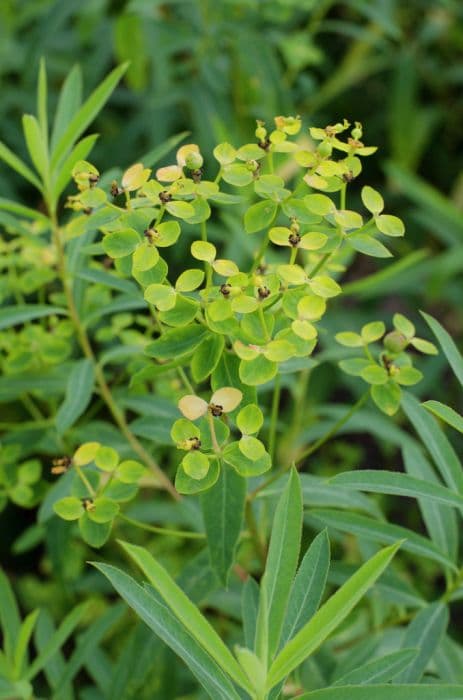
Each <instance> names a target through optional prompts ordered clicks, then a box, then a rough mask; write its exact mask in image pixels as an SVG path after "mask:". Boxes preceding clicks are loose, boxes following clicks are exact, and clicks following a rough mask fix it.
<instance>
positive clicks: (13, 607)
mask: <svg viewBox="0 0 463 700" xmlns="http://www.w3.org/2000/svg"><path fill="white" fill-rule="evenodd" d="M0 622H1V629H2V635H3V649H4V651H5V653H6V655H7V657H8V659H9V660H10V662H11V664H12V663H13V654H14V647H15V646H16V640H17V639H18V635H19V629H20V627H21V618H20V616H19V608H18V604H17V602H16V598H15V595H14V592H13V589H12V587H11V584H10V582H9V580H8V578H7V576H6V574H5V573H4V572H3V570H2V569H0Z"/></svg>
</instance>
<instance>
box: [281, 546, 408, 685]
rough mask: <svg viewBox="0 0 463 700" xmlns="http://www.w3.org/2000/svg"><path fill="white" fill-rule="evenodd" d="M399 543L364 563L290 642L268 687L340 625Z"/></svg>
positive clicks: (392, 554)
mask: <svg viewBox="0 0 463 700" xmlns="http://www.w3.org/2000/svg"><path fill="white" fill-rule="evenodd" d="M400 544H401V543H400V542H399V543H396V544H394V545H392V546H390V547H386V548H385V549H382V550H381V551H380V552H378V553H377V554H375V555H374V556H373V557H372V558H371V559H369V560H368V561H367V562H366V563H365V564H363V565H362V566H361V567H360V569H358V571H356V573H355V574H354V575H353V576H351V578H350V579H349V580H348V581H347V582H346V583H345V584H344V585H343V586H341V588H340V589H339V590H337V591H336V593H334V595H332V596H331V598H330V599H329V600H328V601H327V602H326V603H325V604H324V605H322V607H321V608H320V609H319V610H318V612H316V613H315V615H314V616H313V617H312V619H311V620H310V621H309V622H308V623H307V624H306V625H304V627H303V628H302V629H301V630H300V631H299V632H298V633H297V634H296V636H295V637H294V638H293V639H292V640H291V641H290V642H288V644H287V645H286V646H285V647H284V648H283V650H282V651H281V652H280V653H279V654H278V656H277V657H276V659H275V661H274V662H273V664H272V665H271V667H270V671H269V676H268V687H269V688H272V687H273V686H274V685H276V684H277V683H279V682H280V681H282V680H283V679H284V678H286V676H288V674H289V673H291V671H293V670H294V669H295V668H297V667H298V666H299V665H300V664H301V663H302V662H303V661H304V660H305V659H306V658H307V657H308V656H310V655H311V654H312V653H313V652H314V651H315V650H316V649H317V648H318V647H319V646H320V644H322V643H323V642H324V641H325V639H326V638H327V637H328V636H329V635H330V634H331V633H332V632H334V630H335V629H336V628H337V627H339V625H340V624H341V623H342V622H343V620H344V619H345V618H346V617H347V615H348V614H349V613H350V612H351V610H352V609H353V608H354V607H355V606H356V605H357V603H358V602H359V601H360V600H361V599H362V598H363V596H364V595H365V593H366V592H367V591H368V589H369V588H371V586H372V585H373V584H374V583H375V581H376V580H377V579H378V578H379V576H380V575H381V574H382V573H383V571H384V570H385V569H386V567H387V566H388V564H389V563H390V561H391V559H392V558H393V556H394V555H395V553H396V552H397V550H398V549H399V547H400ZM370 692H371V691H370ZM370 697H371V696H370Z"/></svg>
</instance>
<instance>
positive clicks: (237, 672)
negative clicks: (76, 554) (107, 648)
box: [121, 542, 249, 691]
mask: <svg viewBox="0 0 463 700" xmlns="http://www.w3.org/2000/svg"><path fill="white" fill-rule="evenodd" d="M121 545H122V547H123V548H124V549H125V551H126V552H127V554H128V555H129V556H130V558H131V559H132V560H133V561H134V562H135V564H137V566H138V567H139V568H140V569H141V571H142V572H143V573H144V574H145V576H146V577H147V579H148V581H149V582H150V584H151V585H152V586H153V587H154V588H155V589H156V591H158V593H159V594H160V596H161V597H162V598H163V600H164V601H165V603H166V604H167V605H168V606H169V608H170V609H171V610H172V612H173V613H174V614H175V615H176V616H177V617H178V619H179V620H181V621H182V623H183V625H184V626H185V628H186V629H187V630H188V632H189V634H191V636H192V637H193V638H194V639H196V641H197V642H198V643H199V644H200V645H201V646H202V647H203V648H204V649H205V650H206V651H207V652H208V654H210V656H211V657H212V658H213V659H214V660H215V661H216V662H217V663H218V664H219V665H220V666H221V667H222V668H224V669H226V670H227V673H228V674H229V675H230V676H231V677H232V678H233V680H234V681H236V683H238V684H239V685H241V686H242V687H243V688H244V689H245V690H248V691H249V681H248V679H247V678H246V676H245V675H244V672H243V670H242V669H241V667H240V666H239V664H238V663H237V661H236V659H235V658H234V657H233V656H232V654H231V652H230V650H229V649H228V648H227V647H226V646H225V644H224V643H223V641H222V640H221V638H220V637H219V636H218V634H217V632H216V631H215V630H214V629H213V627H212V626H211V625H210V624H209V622H208V621H207V620H206V618H205V617H204V616H203V615H202V614H201V612H200V611H199V610H198V608H197V607H196V606H195V605H194V604H193V603H192V602H191V600H190V599H189V598H188V597H187V596H186V595H185V593H184V592H183V591H182V589H181V588H179V586H178V585H177V584H176V583H175V581H174V580H173V578H171V576H169V574H168V573H167V571H166V570H165V569H164V568H163V567H162V566H161V565H160V564H159V563H158V562H157V561H156V560H155V559H154V558H153V557H152V556H151V554H150V553H149V552H147V551H146V550H145V549H143V547H137V546H135V545H131V544H128V543H127V542H121Z"/></svg>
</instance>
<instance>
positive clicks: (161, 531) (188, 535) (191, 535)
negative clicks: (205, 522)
mask: <svg viewBox="0 0 463 700" xmlns="http://www.w3.org/2000/svg"><path fill="white" fill-rule="evenodd" d="M118 517H119V518H121V519H122V520H124V521H125V522H126V523H128V524H129V525H133V526H134V527H138V528H140V530H146V531H147V532H154V533H155V534H157V535H172V537H181V538H183V539H185V540H203V539H205V537H206V535H203V533H202V532H186V531H185V530H171V529H170V528H166V527H157V526H156V525H148V523H144V522H142V521H141V520H134V518H129V517H128V516H127V515H124V514H123V513H119V514H118Z"/></svg>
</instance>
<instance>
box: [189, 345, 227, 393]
mask: <svg viewBox="0 0 463 700" xmlns="http://www.w3.org/2000/svg"><path fill="white" fill-rule="evenodd" d="M224 347H225V339H224V337H223V336H222V335H216V334H211V335H209V336H207V337H206V338H204V340H203V341H202V342H201V343H200V344H199V345H198V347H197V348H196V350H195V351H194V353H193V357H192V359H191V376H192V377H193V379H194V381H195V382H197V383H200V382H203V381H204V380H205V379H207V377H208V376H209V375H210V374H212V372H213V371H214V370H215V368H216V367H217V365H218V363H219V361H220V358H221V357H222V353H223V349H224Z"/></svg>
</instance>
